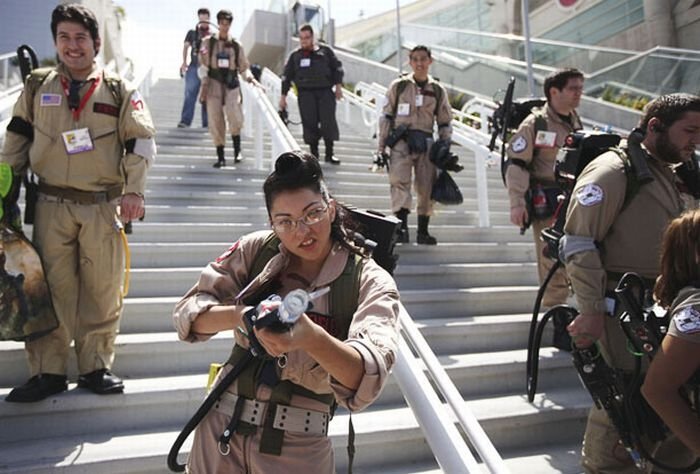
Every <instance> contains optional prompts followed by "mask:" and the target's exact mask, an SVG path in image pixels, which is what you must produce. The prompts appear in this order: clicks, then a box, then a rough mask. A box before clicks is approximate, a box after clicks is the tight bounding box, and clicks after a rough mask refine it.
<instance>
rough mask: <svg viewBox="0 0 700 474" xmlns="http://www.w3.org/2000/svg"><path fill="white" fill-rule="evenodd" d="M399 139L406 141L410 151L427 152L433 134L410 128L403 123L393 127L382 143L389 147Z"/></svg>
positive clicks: (431, 142) (431, 143)
mask: <svg viewBox="0 0 700 474" xmlns="http://www.w3.org/2000/svg"><path fill="white" fill-rule="evenodd" d="M399 140H405V141H406V144H407V145H408V151H409V152H410V153H427V152H428V151H429V150H430V147H431V146H432V145H433V134H432V132H424V131H422V130H413V129H410V128H408V126H407V125H405V124H404V125H399V126H398V127H396V128H393V129H392V130H391V131H390V132H389V136H388V137H387V139H386V140H385V142H384V143H385V145H386V146H388V147H389V148H393V147H394V146H395V145H396V144H397V143H398V141H399Z"/></svg>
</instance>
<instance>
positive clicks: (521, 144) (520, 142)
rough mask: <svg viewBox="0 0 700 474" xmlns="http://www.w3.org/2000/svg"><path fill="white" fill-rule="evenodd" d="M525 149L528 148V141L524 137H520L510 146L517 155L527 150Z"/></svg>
mask: <svg viewBox="0 0 700 474" xmlns="http://www.w3.org/2000/svg"><path fill="white" fill-rule="evenodd" d="M525 148H527V139H526V138H525V137H523V136H522V135H519V136H518V137H517V138H516V139H515V140H513V143H512V144H511V145H510V149H511V150H513V151H514V152H515V153H520V152H521V151H523V150H525Z"/></svg>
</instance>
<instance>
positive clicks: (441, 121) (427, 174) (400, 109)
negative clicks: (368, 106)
mask: <svg viewBox="0 0 700 474" xmlns="http://www.w3.org/2000/svg"><path fill="white" fill-rule="evenodd" d="M401 81H410V83H409V84H408V86H407V87H406V88H405V89H404V90H403V91H402V92H401V97H399V98H398V105H397V109H396V112H395V113H394V105H395V104H396V92H397V87H398V84H399V82H401ZM438 87H439V88H441V89H442V93H441V96H442V98H441V103H440V104H437V103H436V97H435V96H436V95H435V90H436V88H438ZM418 97H420V98H418ZM436 108H437V113H436V111H435V110H436ZM382 114H383V115H382V117H380V120H379V134H378V143H377V150H378V151H379V152H380V153H382V152H384V148H385V144H384V143H385V142H386V139H387V136H388V135H389V133H390V131H391V129H392V128H395V127H398V126H399V125H402V124H408V126H409V129H411V130H419V131H421V132H425V133H427V134H429V135H430V136H431V137H432V133H433V124H434V123H435V122H436V121H437V124H438V135H439V137H440V139H443V140H449V139H450V138H452V125H451V122H452V107H451V106H450V103H449V101H448V99H447V91H446V90H445V88H444V87H443V86H442V85H441V84H440V83H439V82H437V81H435V79H433V78H432V76H428V83H427V84H426V85H425V87H423V88H422V89H421V88H420V87H419V86H418V84H416V81H415V80H414V79H413V75H408V76H403V77H400V78H398V79H395V80H394V81H393V82H392V83H391V84H390V85H389V89H388V90H387V94H386V97H385V99H384V109H383V110H382ZM428 145H432V139H431V140H430V143H429V144H428ZM429 156H430V146H428V151H426V152H424V153H411V152H410V151H409V149H408V144H407V143H406V140H405V139H404V140H399V142H398V143H397V144H396V145H394V147H393V148H392V149H391V161H390V163H389V184H390V187H391V188H390V189H391V210H392V212H398V211H400V210H401V209H402V208H404V209H408V210H410V209H411V174H412V172H413V171H414V170H415V188H416V196H417V201H418V202H417V206H416V213H417V214H418V215H420V216H430V215H432V213H433V202H432V200H431V199H430V192H431V191H432V189H433V183H434V182H435V178H436V173H437V172H436V168H435V166H434V165H433V164H432V163H431V162H430V159H429Z"/></svg>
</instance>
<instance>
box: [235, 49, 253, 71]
mask: <svg viewBox="0 0 700 474" xmlns="http://www.w3.org/2000/svg"><path fill="white" fill-rule="evenodd" d="M236 67H237V68H238V73H239V74H241V75H243V76H245V75H244V73H245V72H246V71H247V70H248V68H249V67H250V62H249V61H248V57H247V56H246V54H245V49H243V45H242V44H241V43H238V64H236Z"/></svg>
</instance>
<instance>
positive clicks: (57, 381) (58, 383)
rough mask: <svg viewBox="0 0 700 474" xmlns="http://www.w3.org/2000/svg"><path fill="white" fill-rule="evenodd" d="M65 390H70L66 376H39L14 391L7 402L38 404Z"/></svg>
mask: <svg viewBox="0 0 700 474" xmlns="http://www.w3.org/2000/svg"><path fill="white" fill-rule="evenodd" d="M65 390H68V382H67V380H66V376H65V375H58V374H37V375H35V376H34V377H32V378H30V379H29V380H28V381H27V383H25V384H24V385H20V386H19V387H15V388H14V389H12V391H11V392H10V393H9V394H8V395H7V397H5V401H6V402H15V403H32V402H38V401H40V400H43V399H45V398H47V397H50V396H51V395H55V394H57V393H61V392H63V391H65Z"/></svg>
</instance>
